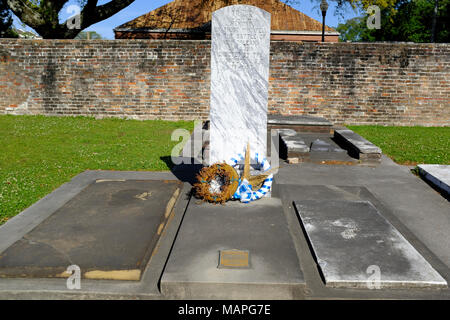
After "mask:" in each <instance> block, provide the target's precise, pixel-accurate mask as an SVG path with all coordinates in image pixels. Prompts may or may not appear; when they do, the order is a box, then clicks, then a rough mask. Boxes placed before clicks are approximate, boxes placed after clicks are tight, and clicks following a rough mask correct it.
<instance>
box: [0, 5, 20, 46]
mask: <svg viewBox="0 0 450 320" xmlns="http://www.w3.org/2000/svg"><path fill="white" fill-rule="evenodd" d="M12 23H13V20H12V17H11V12H10V11H9V8H8V6H7V4H6V1H5V0H0V38H17V34H16V33H15V32H14V30H13V29H12Z"/></svg>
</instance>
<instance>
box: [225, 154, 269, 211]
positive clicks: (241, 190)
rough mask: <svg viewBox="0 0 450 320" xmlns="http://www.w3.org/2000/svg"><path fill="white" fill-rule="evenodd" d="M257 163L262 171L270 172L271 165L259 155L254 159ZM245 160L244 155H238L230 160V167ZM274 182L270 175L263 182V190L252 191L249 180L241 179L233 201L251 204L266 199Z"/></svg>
mask: <svg viewBox="0 0 450 320" xmlns="http://www.w3.org/2000/svg"><path fill="white" fill-rule="evenodd" d="M253 158H254V159H255V160H256V163H257V164H258V165H259V168H260V170H262V171H263V172H265V171H267V170H270V163H269V161H267V159H266V158H263V157H261V156H260V155H259V154H258V153H255V156H254V157H253ZM242 160H244V155H242V154H240V153H239V154H238V155H237V157H233V158H231V160H230V165H231V166H232V167H234V168H235V167H236V166H237V165H238V162H239V161H242ZM272 182H273V174H270V175H269V176H268V177H267V178H266V179H265V180H264V182H263V184H262V186H261V188H259V190H257V191H253V190H252V185H251V184H250V183H249V182H248V181H247V179H243V180H241V179H239V186H238V188H237V190H236V192H235V193H234V195H233V196H232V199H239V200H240V201H241V202H242V203H249V202H251V201H255V200H258V199H261V198H262V197H264V196H265V195H266V194H267V193H268V192H269V191H270V189H271V187H272Z"/></svg>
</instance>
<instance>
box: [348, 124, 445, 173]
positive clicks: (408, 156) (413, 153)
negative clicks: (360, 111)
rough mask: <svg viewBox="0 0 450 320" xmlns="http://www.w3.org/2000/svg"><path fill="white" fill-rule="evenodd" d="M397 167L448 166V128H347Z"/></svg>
mask: <svg viewBox="0 0 450 320" xmlns="http://www.w3.org/2000/svg"><path fill="white" fill-rule="evenodd" d="M347 127H348V128H350V129H351V130H353V131H355V132H357V133H358V134H359V135H361V136H363V137H364V138H366V139H367V140H369V141H370V142H372V143H374V144H376V145H377V146H379V147H380V148H381V149H382V150H383V153H384V154H386V155H388V156H389V157H391V158H392V159H393V160H394V161H395V162H397V163H400V164H408V165H416V164H422V163H427V164H450V127H382V126H347Z"/></svg>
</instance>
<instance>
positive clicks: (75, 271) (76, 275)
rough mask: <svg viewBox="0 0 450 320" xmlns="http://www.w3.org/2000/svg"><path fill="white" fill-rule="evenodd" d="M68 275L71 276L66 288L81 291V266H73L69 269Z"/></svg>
mask: <svg viewBox="0 0 450 320" xmlns="http://www.w3.org/2000/svg"><path fill="white" fill-rule="evenodd" d="M66 273H68V274H70V276H69V277H68V278H67V281H66V286H67V289H69V290H80V289H81V269H80V267H79V266H77V265H75V264H73V265H71V266H69V267H67V270H66Z"/></svg>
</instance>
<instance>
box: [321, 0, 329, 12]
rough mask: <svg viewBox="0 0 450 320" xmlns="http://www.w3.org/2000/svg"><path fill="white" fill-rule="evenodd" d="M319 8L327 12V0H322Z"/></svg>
mask: <svg viewBox="0 0 450 320" xmlns="http://www.w3.org/2000/svg"><path fill="white" fill-rule="evenodd" d="M320 10H321V11H322V13H326V12H327V10H328V3H327V0H322V2H321V3H320Z"/></svg>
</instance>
